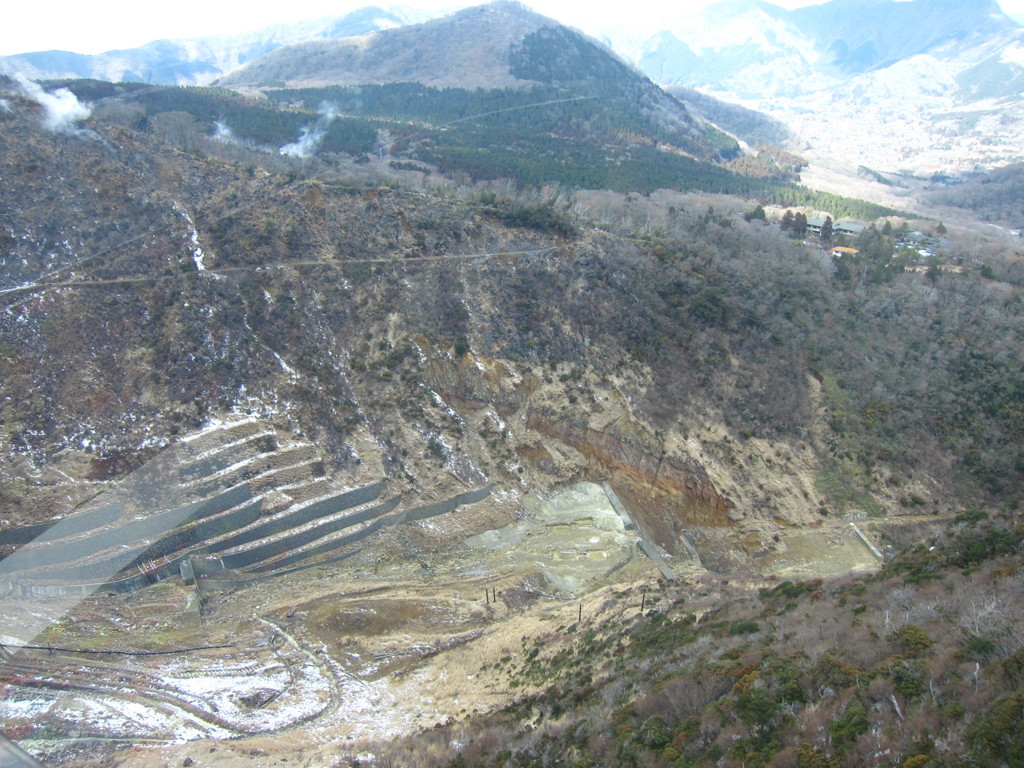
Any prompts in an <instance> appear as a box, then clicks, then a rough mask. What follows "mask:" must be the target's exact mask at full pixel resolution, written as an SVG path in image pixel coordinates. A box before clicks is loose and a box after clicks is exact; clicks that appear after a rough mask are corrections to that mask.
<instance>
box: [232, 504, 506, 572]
mask: <svg viewBox="0 0 1024 768" xmlns="http://www.w3.org/2000/svg"><path fill="white" fill-rule="evenodd" d="M492 487H493V486H490V485H488V486H486V487H484V488H479V489H477V490H475V491H468V492H467V493H462V494H459V495H458V496H455V497H453V498H451V499H446V500H445V501H439V502H436V503H434V504H428V505H426V506H423V507H417V508H415V509H410V510H406V511H404V512H399V513H398V514H397V515H388V516H387V517H379V518H377V519H376V520H374V521H373V522H372V523H370V524H369V525H368V526H366V527H365V528H362V529H360V530H358V531H356V532H354V533H351V534H349V535H348V536H343V537H341V538H338V539H334V540H333V541H328V542H325V543H324V544H321V545H319V546H316V547H311V548H310V549H307V550H304V551H302V552H296V553H295V554H294V555H290V556H288V557H283V558H280V559H278V560H275V561H273V562H271V563H265V564H264V565H262V566H260V567H257V568H252V569H251V570H253V571H255V572H261V571H267V570H277V569H279V568H286V567H288V566H289V565H294V564H295V563H298V562H301V561H303V560H308V559H309V558H311V557H316V556H317V555H323V554H326V553H327V552H331V551H333V550H336V549H340V548H341V547H344V546H347V545H349V544H353V543H355V542H357V541H362V540H363V539H365V538H367V537H368V536H371V535H373V534H374V533H376V532H377V531H379V530H380V529H381V528H389V527H391V526H393V525H401V524H402V523H406V522H412V521H414V520H425V519H427V518H429V517H436V516H437V515H443V514H447V513H448V512H452V511H454V510H455V509H456V508H457V507H460V506H462V505H463V504H475V503H476V502H478V501H482V500H483V499H486V498H487V497H488V496H490V494H491V488H492ZM398 501H399V499H392V500H391V501H390V502H386V503H385V504H383V505H381V506H382V507H383V506H387V504H392V506H391V509H394V508H395V506H397V505H398ZM383 511H384V512H387V511H389V510H383ZM352 554H355V553H352ZM225 565H227V563H225ZM228 567H231V566H228Z"/></svg>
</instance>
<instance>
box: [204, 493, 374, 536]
mask: <svg viewBox="0 0 1024 768" xmlns="http://www.w3.org/2000/svg"><path fill="white" fill-rule="evenodd" d="M383 488H384V484H383V483H373V484H372V485H367V486H365V487H364V488H356V489H355V490H353V491H346V492H345V493H341V494H338V495H337V496H332V497H330V498H328V499H322V500H320V501H317V502H314V503H312V504H310V505H308V506H305V507H302V508H301V509H298V510H296V511H295V512H290V513H288V514H287V515H284V516H282V517H279V518H277V519H276V520H270V521H268V522H266V523H264V524H263V525H258V526H256V527H255V528H250V529H249V530H245V531H242V532H240V533H238V534H237V535H235V536H231V537H230V538H228V539H225V540H223V541H218V542H217V543H216V544H214V545H213V546H211V547H209V548H208V549H209V551H210V552H223V551H224V550H228V549H233V548H234V547H240V546H243V545H245V544H249V543H251V542H253V541H256V540H258V539H265V538H267V537H268V536H275V535H277V534H279V533H283V532H284V531H287V530H290V529H292V528H298V527H299V526H301V525H306V524H308V523H311V522H313V521H314V520H319V519H320V518H322V517H327V516H329V515H333V514H336V513H338V512H342V511H344V510H346V509H350V508H351V507H355V506H358V505H360V504H369V503H370V502H371V501H373V500H374V499H376V498H377V497H378V496H380V492H381V491H382V490H383ZM350 525H351V523H350ZM342 527H344V526H342ZM336 530H337V529H336ZM296 546H298V545H296Z"/></svg>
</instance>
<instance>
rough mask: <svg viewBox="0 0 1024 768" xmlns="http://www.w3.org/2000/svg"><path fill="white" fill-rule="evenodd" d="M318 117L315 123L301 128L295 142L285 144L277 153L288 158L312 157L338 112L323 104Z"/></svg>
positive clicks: (332, 107)
mask: <svg viewBox="0 0 1024 768" xmlns="http://www.w3.org/2000/svg"><path fill="white" fill-rule="evenodd" d="M319 115H320V117H319V118H318V119H317V121H316V122H315V123H313V124H311V125H307V126H304V127H303V129H302V133H301V134H299V138H298V139H297V140H296V141H293V142H292V143H291V144H285V145H284V146H283V147H281V149H280V150H278V151H279V152H280V153H281V154H282V155H288V156H289V157H312V156H313V155H314V154H315V153H316V149H317V147H319V146H320V142H321V141H323V138H324V135H325V134H326V133H327V129H328V128H329V127H330V125H331V121H332V120H334V118H336V117H337V116H338V111H337V109H335V108H334V106H333V105H331V104H327V103H324V104H321V105H320V110H319Z"/></svg>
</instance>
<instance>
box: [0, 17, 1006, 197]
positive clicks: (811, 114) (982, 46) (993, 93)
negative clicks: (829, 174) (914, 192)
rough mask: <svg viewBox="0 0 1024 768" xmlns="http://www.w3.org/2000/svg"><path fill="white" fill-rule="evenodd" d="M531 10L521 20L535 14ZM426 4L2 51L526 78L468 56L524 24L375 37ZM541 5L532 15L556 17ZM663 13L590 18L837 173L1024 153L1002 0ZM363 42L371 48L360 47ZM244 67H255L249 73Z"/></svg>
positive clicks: (663, 80) (945, 167)
mask: <svg viewBox="0 0 1024 768" xmlns="http://www.w3.org/2000/svg"><path fill="white" fill-rule="evenodd" d="M521 10H522V12H523V13H522V14H520V15H522V17H523V18H526V16H528V15H531V12H530V11H529V9H527V8H525V7H522V9H521ZM476 13H479V14H485V13H486V11H484V10H483V9H480V10H479V11H477V12H476ZM430 16H431V14H430V13H427V12H422V11H420V12H417V11H414V10H410V9H408V8H388V9H382V8H379V7H367V8H363V9H360V10H357V11H353V12H352V13H349V14H347V15H345V16H340V17H333V18H326V19H319V20H314V21H308V22H301V23H295V24H282V25H278V26H275V27H271V28H268V29H266V30H262V31H259V32H255V33H249V34H245V35H238V36H230V35H228V36H218V37H206V38H196V39H188V40H161V41H155V42H152V43H150V44H148V45H145V46H142V47H141V48H136V49H130V50H124V51H110V52H108V53H103V54H99V55H95V56H86V55H82V54H75V53H70V52H66V51H45V52H37V53H28V54H21V55H18V56H8V57H3V58H0V73H6V74H9V75H11V74H16V73H21V74H23V75H25V76H27V77H30V78H33V79H66V78H98V79H104V80H110V81H138V82H146V83H152V84H207V83H210V82H213V81H214V80H218V78H219V82H221V83H223V84H225V85H230V84H239V83H241V81H242V78H248V80H249V81H251V80H252V79H253V77H254V74H253V73H256V72H259V73H262V74H261V75H260V76H261V77H262V78H263V80H264V81H265V82H271V81H273V80H274V79H275V78H274V77H273V76H272V75H273V70H274V68H275V67H277V66H279V64H280V62H281V61H283V60H285V59H290V60H292V61H294V60H295V59H296V58H298V57H302V56H305V57H306V58H307V60H308V61H307V63H309V64H313V67H312V70H313V71H315V72H317V74H316V75H315V77H313V76H312V75H310V74H309V73H307V80H308V81H309V82H318V83H321V84H322V83H324V82H326V81H327V80H332V81H335V82H339V83H349V84H351V83H353V82H354V80H355V79H357V78H356V76H355V75H354V74H353V73H352V72H349V71H347V70H346V68H347V67H349V66H350V65H354V64H358V67H359V68H360V76H361V77H363V78H364V79H367V82H396V81H403V80H404V81H415V80H417V79H420V78H423V77H425V76H426V75H425V73H426V72H427V71H428V70H429V71H430V72H431V73H432V74H431V75H430V77H434V78H436V80H435V81H434V82H435V83H437V84H441V83H455V82H457V83H458V84H460V85H461V86H462V87H502V86H504V85H508V84H511V83H513V81H515V80H516V79H517V78H515V77H514V76H513V77H509V73H508V72H507V71H505V70H502V66H501V63H500V62H499V61H498V60H497V59H492V60H489V61H485V60H483V59H479V58H472V59H468V58H466V56H472V55H473V54H472V53H471V52H472V51H474V50H475V51H476V52H477V53H480V52H481V51H484V50H488V49H489V48H492V46H493V45H494V44H495V43H497V42H499V38H500V37H501V36H502V35H506V36H508V39H507V40H506V41H505V42H506V43H507V42H509V41H510V40H511V39H512V38H513V37H514V36H515V30H516V29H518V28H519V27H516V26H513V27H510V28H509V29H507V30H504V31H500V32H495V33H494V35H497V36H496V37H495V36H494V35H490V36H487V37H485V38H482V39H480V40H477V41H476V44H474V45H471V46H469V47H468V49H467V48H466V47H465V46H462V47H460V46H459V45H457V44H456V43H457V42H458V40H459V36H460V35H461V34H464V30H460V28H459V25H457V24H452V23H451V22H445V23H441V24H440V25H439V26H429V25H428V26H427V27H424V28H422V30H421V31H420V32H410V33H409V34H411V35H413V36H417V35H429V34H435V35H442V36H454V37H438V38H437V39H436V40H435V41H434V59H435V60H434V61H420V62H413V61H411V60H410V59H409V57H408V55H407V52H406V51H404V50H403V49H402V47H401V46H402V43H401V41H402V40H403V39H404V38H403V37H402V36H401V35H399V36H383V37H380V36H379V33H381V32H382V31H385V30H392V31H395V28H396V27H397V28H401V27H406V26H408V25H410V24H414V23H419V22H423V21H424V20H427V19H428V18H429V17H430ZM532 16H533V17H534V18H533V20H532V21H530V22H524V23H527V24H528V25H534V26H536V25H544V24H547V25H553V24H555V22H553V21H551V20H545V21H541V19H542V18H543V17H539V16H536V14H532ZM459 18H460V19H462V20H463V22H465V20H466V19H468V18H470V17H467V16H465V15H461V16H460V17H459ZM517 23H518V22H517ZM637 23H639V22H637ZM658 25H659V27H660V28H650V27H637V26H636V24H634V25H633V26H631V25H630V23H624V24H623V25H621V26H618V27H615V28H602V27H600V26H595V27H594V28H587V29H586V30H585V31H586V32H588V33H590V34H591V35H593V36H594V38H596V39H597V40H600V41H602V42H603V43H604V44H605V45H606V46H608V47H609V48H611V49H613V50H614V51H616V52H617V53H618V54H619V56H621V57H622V58H623V59H624V60H625V61H627V62H629V63H631V64H632V65H633V66H635V67H637V68H638V69H639V70H640V71H642V72H644V73H645V74H646V75H648V76H649V77H650V78H651V80H653V81H654V82H655V83H658V84H660V85H663V86H675V87H687V88H691V89H694V88H696V89H700V90H701V91H702V92H704V93H705V94H710V95H714V96H717V97H719V98H722V99H725V100H727V101H731V102H733V103H738V104H743V105H744V106H746V107H749V108H753V109H755V110H758V111H761V112H763V113H765V114H767V115H769V116H770V117H771V118H772V119H773V120H776V121H778V122H781V123H782V124H785V125H786V126H787V127H788V129H789V132H790V133H791V134H793V136H795V137H796V138H795V139H794V140H793V141H792V142H791V143H790V147H791V148H798V149H799V150H801V151H802V152H806V153H807V156H808V157H810V158H811V160H812V162H814V163H816V164H822V165H823V166H825V167H828V168H830V169H833V170H839V171H840V172H841V174H843V175H847V176H850V175H856V174H857V173H858V172H859V171H860V169H862V168H868V169H870V170H871V171H873V172H879V171H880V172H884V173H889V174H905V175H911V176H924V177H928V176H930V175H932V174H933V173H935V172H941V173H946V174H949V173H953V174H956V173H961V172H972V171H975V170H977V169H985V168H992V167H998V166H1000V165H1005V164H1007V163H1011V162H1017V161H1020V160H1021V159H1024V153H1022V150H1021V147H1022V146H1024V101H1022V99H1021V91H1022V88H1024V32H1022V30H1021V27H1020V25H1019V24H1017V23H1016V22H1015V21H1014V20H1012V19H1010V18H1009V17H1007V16H1006V15H1005V14H1003V13H1002V11H1001V10H1000V9H999V7H998V5H996V3H995V2H994V0H983V2H969V1H968V0H937V1H935V2H930V1H929V2H925V0H912V1H909V2H908V1H900V0H830V2H827V3H822V4H819V5H813V6H807V7H804V8H801V9H797V10H793V11H789V10H786V9H784V8H781V7H779V6H777V5H774V4H772V3H769V2H765V0H728V1H727V2H722V3H718V4H715V5H711V6H708V7H706V8H704V9H702V10H701V11H700V12H699V13H697V14H686V15H679V16H677V17H671V16H669V17H667V18H663V19H661V20H660V21H659V22H658ZM415 28H416V29H419V27H418V26H417V27H415ZM477 31H478V32H479V28H477ZM346 38H349V39H350V41H349V42H348V43H345V44H342V45H339V44H338V43H337V42H336V41H338V40H342V39H346ZM353 40H359V41H360V42H358V43H356V42H353ZM364 45H366V46H367V51H372V52H373V53H372V54H371V53H369V52H363V51H362V46H364ZM294 46H298V47H297V48H294V50H292V51H290V52H289V53H279V52H278V51H279V49H281V48H284V47H294ZM442 49H445V50H466V51H467V53H465V54H460V55H461V58H451V59H450V60H449V59H448V58H447V57H446V56H441V55H439V52H440V51H441V50H442ZM321 56H330V57H331V58H332V60H333V63H332V64H331V67H332V69H330V71H328V70H326V69H323V68H320V67H319V66H318V65H315V63H314V57H321ZM501 56H504V52H502V54H501ZM501 56H499V58H501ZM374 57H376V62H375V63H374V62H373V61H371V59H373V58H374ZM424 64H426V65H427V69H424V66H423V65H424ZM289 66H291V65H289ZM240 68H248V72H249V74H247V75H239V74H238V73H237V71H238V70H239V69H240ZM293 74H296V75H297V73H293ZM296 82H297V81H296ZM776 133H777V132H776ZM783 133H785V132H783ZM759 135H763V134H759ZM819 183H820V184H823V185H824V186H823V188H827V191H831V192H840V193H841V192H843V191H844V190H845V185H844V183H843V182H838V183H836V182H831V186H829V182H826V181H824V180H822V181H820V182H819Z"/></svg>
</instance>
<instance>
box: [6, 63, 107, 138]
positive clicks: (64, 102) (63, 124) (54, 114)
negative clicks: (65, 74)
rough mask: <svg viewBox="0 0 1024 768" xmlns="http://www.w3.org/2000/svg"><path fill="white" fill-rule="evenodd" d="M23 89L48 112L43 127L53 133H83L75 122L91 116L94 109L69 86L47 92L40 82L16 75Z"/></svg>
mask: <svg viewBox="0 0 1024 768" xmlns="http://www.w3.org/2000/svg"><path fill="white" fill-rule="evenodd" d="M14 78H15V80H17V82H18V85H20V86H21V90H22V91H23V92H24V94H25V95H26V96H28V97H29V98H30V99H32V100H33V101H34V102H36V103H37V104H39V106H41V107H42V108H43V109H44V110H45V112H46V114H45V116H44V117H43V127H44V128H45V129H46V130H48V131H51V132H52V133H70V134H75V135H78V134H80V133H81V129H79V128H78V127H77V126H76V125H75V123H76V122H78V121H79V120H85V119H86V118H87V117H89V115H90V113H91V112H92V109H91V108H90V107H89V105H87V104H83V103H82V102H80V101H79V100H78V97H77V96H75V94H73V93H72V92H71V91H69V90H68V89H67V88H59V89H58V90H56V91H54V92H53V93H47V92H46V91H44V90H43V89H42V87H41V86H40V85H39V83H36V82H33V81H32V80H29V79H28V78H27V77H25V76H24V75H22V74H20V73H19V74H17V75H15V76H14Z"/></svg>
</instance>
